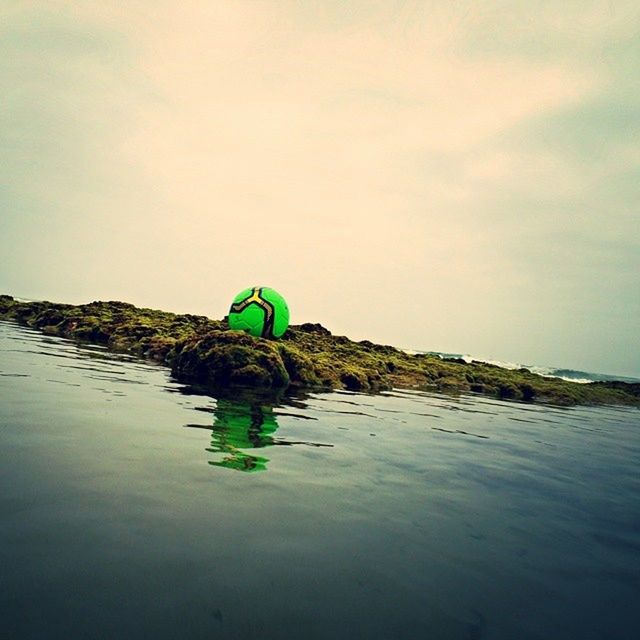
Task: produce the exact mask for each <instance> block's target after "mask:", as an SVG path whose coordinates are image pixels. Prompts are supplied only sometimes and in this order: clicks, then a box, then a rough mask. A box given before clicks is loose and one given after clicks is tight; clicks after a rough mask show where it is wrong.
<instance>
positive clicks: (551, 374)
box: [409, 351, 640, 384]
mask: <svg viewBox="0 0 640 640" xmlns="http://www.w3.org/2000/svg"><path fill="white" fill-rule="evenodd" d="M409 353H428V354H430V355H434V356H438V357H439V358H442V359H443V360H451V359H460V360H464V361H465V362H485V363H487V364H494V365H496V366H497V367H501V368H502V369H521V368H523V367H524V368H525V369H529V371H531V372H532V373H537V374H538V375H540V376H545V377H547V378H561V379H562V380H569V381H570V382H578V383H580V384H589V383H590V382H597V381H603V382H607V381H612V380H619V381H622V382H632V383H634V382H640V378H632V377H630V376H620V375H612V374H610V373H594V372H592V371H580V370H578V369H567V368H562V367H548V366H540V365H537V364H525V363H521V362H504V361H503V360H493V359H491V358H479V357H476V356H472V355H469V354H468V353H444V352H442V351H409Z"/></svg>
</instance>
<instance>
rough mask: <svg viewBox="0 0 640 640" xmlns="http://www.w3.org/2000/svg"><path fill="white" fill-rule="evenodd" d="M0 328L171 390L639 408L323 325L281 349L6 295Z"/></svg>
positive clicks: (159, 316) (522, 373)
mask: <svg viewBox="0 0 640 640" xmlns="http://www.w3.org/2000/svg"><path fill="white" fill-rule="evenodd" d="M0 319H4V320H13V321H16V322H19V323H21V324H24V325H28V326H30V327H34V328H36V329H40V330H41V331H43V332H44V333H47V334H49V335H58V336H63V337H66V338H71V339H76V340H82V341H88V342H95V343H100V344H103V345H106V346H107V348H109V349H110V350H113V351H121V352H128V353H132V354H135V355H137V356H140V357H144V358H149V359H152V360H155V361H157V362H161V363H163V364H166V365H167V366H169V367H171V371H172V374H173V375H174V377H175V378H176V379H177V380H180V381H183V382H186V383H193V384H198V385H203V386H205V387H206V388H210V389H212V390H213V389H229V388H247V387H249V388H254V389H260V390H273V391H282V390H287V391H294V390H313V389H326V390H329V389H349V390H353V391H367V392H376V391H382V390H385V389H390V388H392V387H404V388H415V389H425V390H436V391H442V392H446V393H481V394H484V395H489V396H493V397H497V398H501V399H510V400H521V401H527V402H546V403H553V404H560V405H575V404H627V405H636V406H640V384H628V383H624V382H610V383H609V382H595V383H590V384H578V383H575V382H569V381H565V380H560V379H557V378H546V377H543V376H540V375H537V374H534V373H531V372H530V371H528V370H527V369H518V370H507V369H502V368H500V367H497V366H495V365H490V364H486V363H480V362H471V363H467V362H465V361H463V360H442V359H440V358H439V357H438V356H435V355H430V354H409V353H406V352H405V351H402V350H400V349H396V348H395V347H391V346H385V345H379V344H374V343H372V342H369V341H368V340H362V341H360V342H354V341H352V340H350V339H349V338H347V337H345V336H334V335H333V334H332V333H331V332H330V331H329V330H327V329H326V328H324V327H323V326H322V325H320V324H311V323H306V324H302V325H298V326H292V327H290V328H289V329H288V330H287V332H286V333H285V334H284V336H283V337H282V339H280V340H279V341H272V340H266V339H264V338H255V337H253V336H250V335H249V334H246V333H243V332H239V331H232V330H230V329H229V328H228V326H227V323H226V321H225V320H211V319H209V318H207V317H205V316H196V315H191V314H182V315H178V314H174V313H169V312H166V311H157V310H152V309H142V308H138V307H135V306H133V305H132V304H128V303H124V302H91V303H89V304H83V305H70V304H57V303H52V302H46V301H42V302H40V301H39V302H20V301H18V300H15V299H14V298H12V297H11V296H7V295H0Z"/></svg>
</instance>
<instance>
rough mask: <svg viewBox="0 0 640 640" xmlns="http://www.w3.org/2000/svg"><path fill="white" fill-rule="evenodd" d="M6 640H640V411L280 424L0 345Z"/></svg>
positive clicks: (427, 414)
mask: <svg viewBox="0 0 640 640" xmlns="http://www.w3.org/2000/svg"><path fill="white" fill-rule="evenodd" d="M0 399H1V403H0V477H1V482H0V625H1V626H0V637H1V638H16V639H21V640H22V639H30V638H38V639H52V638H54V639H56V638H65V639H76V638H87V639H92V638H104V639H107V638H108V639H112V638H154V639H164V638H176V639H190V638H207V639H214V638H221V639H226V638H234V639H235V638H238V639H245V638H254V637H261V638H268V639H272V638H273V639H279V638H285V639H289V638H291V639H296V640H300V639H305V640H307V639H314V638H321V639H325V638H326V639H343V638H344V639H349V640H353V639H360V638H362V639H366V640H377V639H385V640H386V639H395V638H398V639H404V638H407V639H413V638H416V639H426V638H429V639H434V640H439V639H443V640H447V639H459V640H479V639H485V638H486V639H504V640H507V639H508V640H527V639H541V640H542V639H544V640H549V639H562V640H571V639H574V638H575V639H576V640H578V639H579V640H589V639H607V640H614V639H629V640H637V639H638V638H640V607H639V606H638V604H639V603H640V473H639V471H638V470H639V469H640V411H638V410H637V409H623V408H557V407H550V406H539V405H527V404H520V403H515V402H511V403H509V402H500V401H495V400H491V399H487V398H481V397H472V396H461V397H447V396H443V395H433V394H428V393H418V392H412V391H392V392H388V393H383V394H380V395H375V396H372V395H362V394H355V393H346V392H339V393H328V394H311V395H308V396H301V397H298V398H295V399H288V400H286V401H285V400H283V401H280V402H277V403H274V402H271V403H269V402H267V401H265V400H264V399H262V400H261V399H259V398H251V397H246V396H244V397H240V396H237V395H236V396H227V397H224V398H222V397H221V398H213V397H209V396H206V395H198V394H197V393H195V391H194V390H193V389H190V388H189V387H186V386H184V385H181V384H178V383H176V382H175V381H173V380H172V379H171V378H170V376H169V373H168V371H167V370H166V369H164V368H162V367H160V366H155V365H152V364H148V363H144V362H140V361H137V360H135V359H133V358H130V357H126V356H121V355H120V356H116V355H113V354H110V353H108V352H106V351H105V350H104V349H101V348H99V347H95V346H86V345H85V346H79V345H76V344H74V343H72V342H70V341H66V340H64V339H60V338H54V337H47V336H44V335H41V334H40V333H37V332H34V331H31V330H29V329H25V328H22V327H19V326H17V325H14V324H11V323H5V322H0Z"/></svg>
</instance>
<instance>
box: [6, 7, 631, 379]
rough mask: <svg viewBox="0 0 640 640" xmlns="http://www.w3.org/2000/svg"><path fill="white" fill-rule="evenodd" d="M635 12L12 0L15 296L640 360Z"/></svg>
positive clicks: (519, 351) (10, 158) (548, 357)
mask: <svg viewBox="0 0 640 640" xmlns="http://www.w3.org/2000/svg"><path fill="white" fill-rule="evenodd" d="M639 79H640V4H639V3H638V2H637V0H632V1H629V2H616V1H613V0H612V1H608V2H588V1H585V0H579V1H576V2H571V1H564V2H558V1H557V0H551V1H549V2H536V1H535V0H523V1H522V2H515V1H510V2H498V1H487V2H481V3H477V2H471V1H469V2H456V1H450V0H442V1H438V2H414V1H411V0H406V1H400V0H395V1H394V0H386V1H382V2H380V1H378V2H375V1H373V0H361V1H360V2H349V1H347V0H322V1H319V2H312V1H310V0H298V1H288V0H271V1H267V0H262V1H258V0H249V1H242V0H233V1H231V0H229V1H225V0H216V1H215V2H212V1H202V2H194V1H188V0H187V1H185V0H181V1H180V2H178V1H176V0H174V1H172V2H163V1H162V0H148V1H146V2H142V1H138V2H136V1H134V0H129V1H128V2H121V1H118V2H108V1H105V0H100V1H99V2H90V1H87V0H82V1H79V0H77V1H75V2H55V1H53V0H43V1H40V2H28V1H26V0H23V1H12V0H3V2H2V3H1V4H0V83H1V86H0V89H1V97H0V252H1V253H0V255H1V256H2V257H1V261H0V264H1V266H0V291H2V292H6V293H10V294H13V295H18V296H25V297H29V298H45V299H49V300H53V301H60V302H72V303H82V302H88V301H91V300H106V299H118V300H125V301H129V302H132V303H134V304H136V305H139V306H150V307H154V308H161V309H165V310H171V311H177V312H192V313H200V314H206V315H209V316H211V317H221V316H223V315H224V314H225V313H226V312H227V310H228V306H229V304H230V302H231V299H232V298H233V296H234V295H235V294H236V293H237V291H239V290H240V289H242V288H244V287H246V286H251V285H253V284H265V285H269V286H272V287H274V288H276V289H278V290H279V291H281V293H283V294H284V295H285V297H286V298H287V300H288V302H289V305H290V307H291V311H292V321H293V322H295V323H300V322H305V321H315V322H321V323H322V324H324V325H325V326H327V327H328V328H329V329H331V330H332V331H333V332H334V333H339V334H346V335H349V336H350V337H352V338H355V339H363V338H368V339H371V340H374V341H378V342H384V343H389V344H394V345H396V346H401V347H406V348H415V349H425V350H430V349H432V350H438V351H448V352H457V353H470V354H473V355H476V356H481V357H493V358H499V359H501V360H507V361H512V362H524V363H528V364H547V365H556V366H564V367H570V368H576V369H586V370H590V371H600V372H610V373H617V374H621V375H625V374H626V375H640V340H639V339H638V328H639V327H640V322H639V318H640V285H639V280H640V279H639V274H640V215H639V207H640V169H639V167H640V164H639V163H640V89H639V86H640V85H639V84H638V83H639Z"/></svg>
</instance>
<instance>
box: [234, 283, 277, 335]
mask: <svg viewBox="0 0 640 640" xmlns="http://www.w3.org/2000/svg"><path fill="white" fill-rule="evenodd" d="M288 326H289V307H288V306H287V303H286V301H285V299H284V298H283V297H282V296H281V295H280V294H279V293H278V292H277V291H275V290H274V289H270V288H269V287H251V288H250V289H244V290H243V291H241V292H240V293H239V294H238V295H237V296H236V297H235V298H234V299H233V303H232V305H231V309H229V328H230V329H235V330H238V331H246V332H247V333H250V334H251V335H252V336H256V337H257V338H259V337H262V338H279V337H281V336H282V334H283V333H284V332H285V331H286V330H287V327H288Z"/></svg>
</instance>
